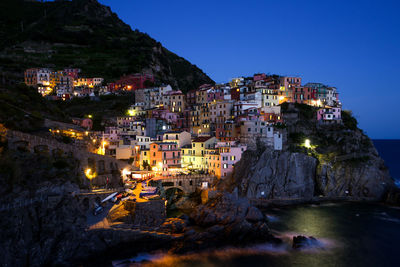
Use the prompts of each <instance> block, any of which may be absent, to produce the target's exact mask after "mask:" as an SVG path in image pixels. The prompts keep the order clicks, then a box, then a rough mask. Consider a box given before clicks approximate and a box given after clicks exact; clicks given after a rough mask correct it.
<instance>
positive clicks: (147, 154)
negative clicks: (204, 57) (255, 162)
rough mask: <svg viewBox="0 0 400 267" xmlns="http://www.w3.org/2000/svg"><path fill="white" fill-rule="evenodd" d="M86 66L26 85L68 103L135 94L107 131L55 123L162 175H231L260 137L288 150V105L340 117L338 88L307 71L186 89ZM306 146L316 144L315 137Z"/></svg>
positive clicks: (37, 76)
mask: <svg viewBox="0 0 400 267" xmlns="http://www.w3.org/2000/svg"><path fill="white" fill-rule="evenodd" d="M79 73H80V70H79V69H65V70H62V71H51V70H49V69H46V68H32V69H27V70H26V71H25V75H24V77H25V83H26V85H28V86H32V87H34V88H35V89H36V90H38V92H39V93H40V94H41V95H42V96H43V97H46V98H49V99H52V100H57V99H58V100H60V99H62V100H64V101H69V100H71V99H73V98H82V97H89V98H92V99H93V100H95V99H96V97H98V96H101V95H114V94H115V95H118V94H124V93H126V92H131V93H132V94H134V96H135V102H134V103H132V105H131V107H130V108H129V109H128V110H126V114H125V115H124V116H119V117H115V118H112V119H108V120H107V122H106V123H104V125H105V128H104V131H92V126H93V122H92V118H91V114H88V115H87V116H86V118H74V120H73V122H74V123H75V124H77V125H78V126H80V127H83V128H84V129H85V130H84V131H82V130H79V128H73V129H71V128H69V129H68V127H64V128H63V127H54V128H53V129H50V131H51V132H52V134H54V135H58V134H62V135H67V136H68V137H70V138H72V139H73V140H75V142H77V143H80V144H84V145H86V147H87V149H88V150H89V151H91V152H94V153H97V154H101V155H106V156H110V157H114V158H116V159H118V160H127V161H128V162H129V163H130V164H131V166H132V170H145V171H149V172H151V173H153V174H155V175H162V176H169V175H177V174H182V173H189V172H195V173H204V174H210V175H214V176H216V177H218V178H221V177H226V176H229V174H230V173H232V171H233V169H234V166H235V164H236V163H237V162H238V161H239V160H240V159H241V155H242V153H243V152H244V151H245V150H247V149H255V148H256V146H257V142H261V143H263V145H265V146H266V147H269V148H271V149H274V150H282V148H283V147H284V146H285V144H286V142H287V141H286V140H287V137H286V136H285V134H284V131H283V130H282V129H283V128H284V127H285V121H284V119H283V117H282V113H281V104H282V103H285V102H287V103H299V104H306V105H310V106H314V107H317V108H319V109H318V112H317V118H316V119H317V121H318V123H321V124H332V123H341V103H340V101H339V97H338V91H337V89H336V88H335V87H329V86H326V85H323V84H321V83H307V84H304V85H303V84H302V78H301V77H285V76H277V75H267V74H264V73H262V74H255V75H254V76H253V77H238V78H234V79H232V80H231V81H229V82H227V83H223V84H216V85H211V84H204V85H202V86H200V87H199V88H198V89H197V90H191V91H188V92H187V93H186V94H184V93H183V92H182V91H181V90H175V89H174V88H172V87H171V86H170V85H161V86H156V87H155V86H152V85H154V84H155V80H154V77H153V76H152V75H150V74H131V75H127V76H124V77H121V78H120V79H119V80H117V81H115V82H114V83H108V84H103V83H104V79H103V78H85V77H80V76H79ZM307 142H308V143H307V144H306V145H308V146H309V145H310V144H309V141H307Z"/></svg>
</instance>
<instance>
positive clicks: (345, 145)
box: [223, 104, 394, 200]
mask: <svg viewBox="0 0 400 267" xmlns="http://www.w3.org/2000/svg"><path fill="white" fill-rule="evenodd" d="M282 110H283V116H284V118H285V122H286V125H285V128H284V129H283V132H284V135H285V136H287V143H286V145H285V146H284V149H283V150H282V151H273V150H271V149H268V148H265V147H264V146H263V145H262V144H261V143H259V145H258V147H257V150H256V151H246V152H245V154H244V155H243V157H242V160H241V161H240V162H239V163H238V164H237V165H236V166H235V171H234V174H233V176H232V177H231V178H230V180H229V181H227V182H224V183H223V185H224V186H225V188H229V189H230V190H234V189H235V188H237V190H238V192H239V194H240V195H242V196H246V197H248V198H250V199H257V198H261V199H303V200H311V199H313V198H314V199H315V197H321V196H323V197H325V198H332V199H334V198H337V197H349V198H351V199H355V200H357V199H360V200H361V199H369V200H383V199H384V198H386V196H387V194H388V193H389V191H391V190H392V189H393V188H394V184H393V179H392V178H391V177H390V174H389V172H388V169H387V168H386V166H385V164H384V162H383V160H382V159H381V158H380V157H379V155H378V153H377V151H376V149H375V147H374V145H373V143H372V141H371V140H370V139H369V138H368V136H366V135H365V134H364V133H363V131H362V130H360V129H358V128H357V121H356V120H355V119H354V118H353V117H352V116H351V113H349V112H342V119H343V123H341V124H329V125H326V124H320V123H318V122H317V121H316V109H315V108H313V107H310V106H306V105H297V104H296V105H283V106H282ZM307 139H308V140H310V143H311V147H308V148H307V147H306V146H305V145H304V144H305V140H307Z"/></svg>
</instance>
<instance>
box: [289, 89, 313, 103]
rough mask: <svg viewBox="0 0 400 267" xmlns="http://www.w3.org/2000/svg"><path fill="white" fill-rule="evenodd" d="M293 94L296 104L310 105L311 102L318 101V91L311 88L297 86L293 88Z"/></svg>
mask: <svg viewBox="0 0 400 267" xmlns="http://www.w3.org/2000/svg"><path fill="white" fill-rule="evenodd" d="M292 94H293V96H292V99H293V102H294V103H302V104H308V105H310V103H311V100H315V99H316V90H315V89H313V88H310V87H303V86H296V87H294V88H292Z"/></svg>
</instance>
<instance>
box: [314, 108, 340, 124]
mask: <svg viewBox="0 0 400 267" xmlns="http://www.w3.org/2000/svg"><path fill="white" fill-rule="evenodd" d="M341 119H342V109H341V108H340V107H326V108H321V109H319V110H318V112H317V120H318V121H323V122H328V123H329V122H340V121H341Z"/></svg>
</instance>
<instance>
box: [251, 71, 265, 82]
mask: <svg viewBox="0 0 400 267" xmlns="http://www.w3.org/2000/svg"><path fill="white" fill-rule="evenodd" d="M266 78H267V75H265V73H258V74H254V76H253V80H254V81H255V82H256V81H261V80H265V79H266Z"/></svg>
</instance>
